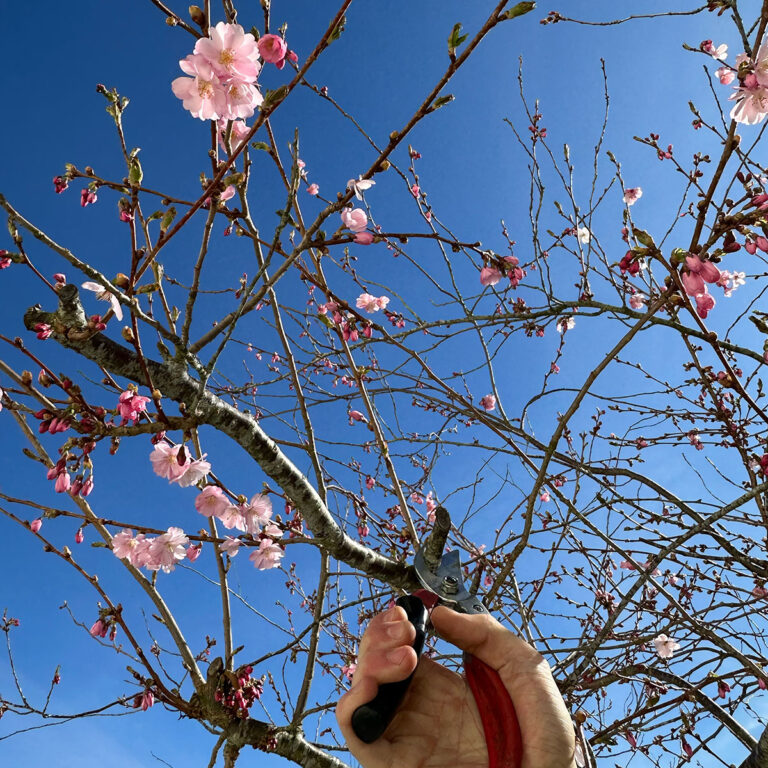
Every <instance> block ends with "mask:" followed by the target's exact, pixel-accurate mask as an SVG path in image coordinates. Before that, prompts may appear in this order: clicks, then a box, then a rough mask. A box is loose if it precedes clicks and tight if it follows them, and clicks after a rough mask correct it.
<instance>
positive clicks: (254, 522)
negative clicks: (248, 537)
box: [243, 493, 272, 534]
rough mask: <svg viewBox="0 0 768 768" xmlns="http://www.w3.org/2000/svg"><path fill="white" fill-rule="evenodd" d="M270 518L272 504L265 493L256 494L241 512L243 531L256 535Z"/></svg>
mask: <svg viewBox="0 0 768 768" xmlns="http://www.w3.org/2000/svg"><path fill="white" fill-rule="evenodd" d="M271 517H272V502H271V501H270V499H269V496H267V494H266V493H257V494H256V495H255V496H253V497H252V498H251V500H250V501H249V502H248V505H247V506H246V507H245V509H244V510H243V519H244V521H245V530H246V531H247V532H248V533H252V534H257V533H258V532H259V529H260V528H261V527H262V526H264V525H266V524H267V523H268V522H269V520H270V518H271Z"/></svg>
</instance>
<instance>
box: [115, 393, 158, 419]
mask: <svg viewBox="0 0 768 768" xmlns="http://www.w3.org/2000/svg"><path fill="white" fill-rule="evenodd" d="M149 400H150V399H149V398H148V397H143V396H142V395H137V394H136V393H135V392H134V391H132V390H130V389H127V390H126V391H125V392H123V393H122V394H121V395H120V397H119V399H118V402H117V410H118V413H119V414H120V416H121V417H122V419H123V421H122V423H123V424H127V423H128V422H132V423H134V424H135V423H136V421H137V420H138V418H139V414H141V413H143V412H144V411H146V409H147V403H148V402H149Z"/></svg>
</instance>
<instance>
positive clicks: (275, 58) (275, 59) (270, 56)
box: [257, 35, 288, 64]
mask: <svg viewBox="0 0 768 768" xmlns="http://www.w3.org/2000/svg"><path fill="white" fill-rule="evenodd" d="M257 45H258V47H259V54H260V55H261V58H262V59H264V61H268V62H271V63H272V64H277V63H279V62H281V61H282V60H283V59H284V58H285V55H286V53H287V52H288V46H287V45H286V44H285V40H283V38H282V37H280V36H279V35H262V36H261V37H260V38H259V42H258V43H257Z"/></svg>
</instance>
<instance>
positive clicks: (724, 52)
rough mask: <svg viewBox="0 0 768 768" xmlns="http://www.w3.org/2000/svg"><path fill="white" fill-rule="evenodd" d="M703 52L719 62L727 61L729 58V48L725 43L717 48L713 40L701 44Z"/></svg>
mask: <svg viewBox="0 0 768 768" xmlns="http://www.w3.org/2000/svg"><path fill="white" fill-rule="evenodd" d="M701 50H702V51H704V53H708V54H709V55H710V56H711V57H712V58H713V59H717V60H718V61H725V60H726V59H727V58H728V46H727V45H726V44H725V43H721V44H720V45H718V46H717V47H715V46H714V45H713V43H712V41H711V40H704V41H703V42H702V44H701Z"/></svg>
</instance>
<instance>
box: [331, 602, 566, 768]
mask: <svg viewBox="0 0 768 768" xmlns="http://www.w3.org/2000/svg"><path fill="white" fill-rule="evenodd" d="M431 619H432V624H433V626H434V627H435V629H436V630H437V632H438V633H439V635H440V636H441V637H442V638H443V639H445V640H447V641H448V642H450V643H452V644H453V645H456V646H458V647H459V648H461V649H462V650H464V651H467V652H469V653H471V654H473V655H474V656H476V657H477V658H478V659H480V660H481V661H483V662H485V663H486V664H487V665H488V666H489V667H491V668H493V669H495V670H496V671H497V672H498V674H499V677H500V678H501V681H502V682H503V683H504V686H505V687H506V689H507V691H508V692H509V695H510V697H511V699H512V703H513V705H514V707H515V711H516V713H517V718H518V721H519V724H520V732H521V736H522V743H523V759H522V764H521V767H520V768H572V766H573V765H574V748H575V740H574V734H573V726H572V725H571V720H570V717H569V716H568V712H567V710H566V708H565V704H564V702H563V699H562V696H561V695H560V692H559V691H558V689H557V686H556V685H555V681H554V679H553V677H552V672H551V670H550V669H549V665H548V664H547V662H546V661H545V660H544V658H543V657H542V656H541V655H540V654H539V653H538V652H537V651H536V650H535V649H534V648H532V647H531V646H530V645H528V643H526V642H524V641H523V640H521V639H520V638H518V637H516V636H515V635H514V634H512V633H511V632H510V631H508V630H507V629H505V628H504V627H502V626H501V624H499V622H497V621H496V620H495V619H493V618H492V617H491V616H488V615H475V616H469V615H466V614H460V613H457V612H456V611H453V610H451V609H450V608H445V607H443V606H438V607H436V608H435V609H434V610H433V611H432V617H431ZM414 639H415V630H414V628H413V626H412V625H411V623H410V622H409V621H408V618H407V616H406V613H405V611H404V610H403V609H402V608H400V607H399V606H394V607H392V608H390V609H389V610H387V611H385V612H384V613H380V614H379V615H378V616H375V617H374V618H373V619H372V620H371V622H370V623H369V625H368V627H367V628H366V630H365V634H364V635H363V639H362V641H361V643H360V651H359V653H358V664H357V669H356V670H355V674H354V676H353V678H352V687H351V688H350V690H349V691H348V692H347V693H346V694H345V695H344V696H342V698H341V699H340V700H339V703H338V706H337V707H336V718H337V720H338V722H339V726H340V728H341V732H342V734H343V735H344V738H345V739H346V742H347V745H348V746H349V749H350V751H351V752H352V754H353V755H354V756H355V757H356V758H357V759H358V760H359V761H360V763H361V764H362V765H363V766H364V767H365V768H392V767H393V766H397V767H398V768H416V767H417V766H418V768H486V767H487V766H488V751H487V749H486V745H485V735H484V733H483V726H482V721H481V719H480V712H479V711H478V708H477V705H476V703H475V700H474V697H473V695H472V692H471V690H470V689H469V686H468V685H467V683H466V681H465V680H464V678H463V677H461V676H460V675H458V674H456V673H455V672H453V671H451V670H449V669H446V668H445V667H443V666H442V665H441V664H438V663H437V662H436V661H433V660H432V659H429V658H427V657H423V658H422V659H421V663H420V664H419V666H418V668H417V669H416V674H415V675H414V677H413V681H412V682H411V685H410V687H409V689H408V692H407V693H406V696H405V699H404V700H403V703H402V704H401V705H400V707H399V709H398V710H397V714H396V715H395V717H394V719H393V720H392V722H391V724H390V725H389V727H388V728H387V730H386V731H385V732H384V735H383V736H382V737H381V738H379V739H378V740H377V741H375V742H374V743H372V744H365V743H363V742H362V741H360V740H359V739H358V738H357V737H356V736H355V734H354V731H353V730H352V726H351V720H352V713H353V712H354V711H355V709H357V707H359V706H360V705H361V704H366V703H367V702H369V701H371V700H372V699H373V698H374V697H375V696H376V692H377V690H378V686H379V685H380V684H381V683H391V682H396V681H398V680H404V679H405V678H406V677H408V675H410V674H411V672H413V670H414V668H415V667H416V664H417V662H418V659H417V658H416V653H415V651H414V650H413V648H411V647H410V646H411V643H413V641H414Z"/></svg>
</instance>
